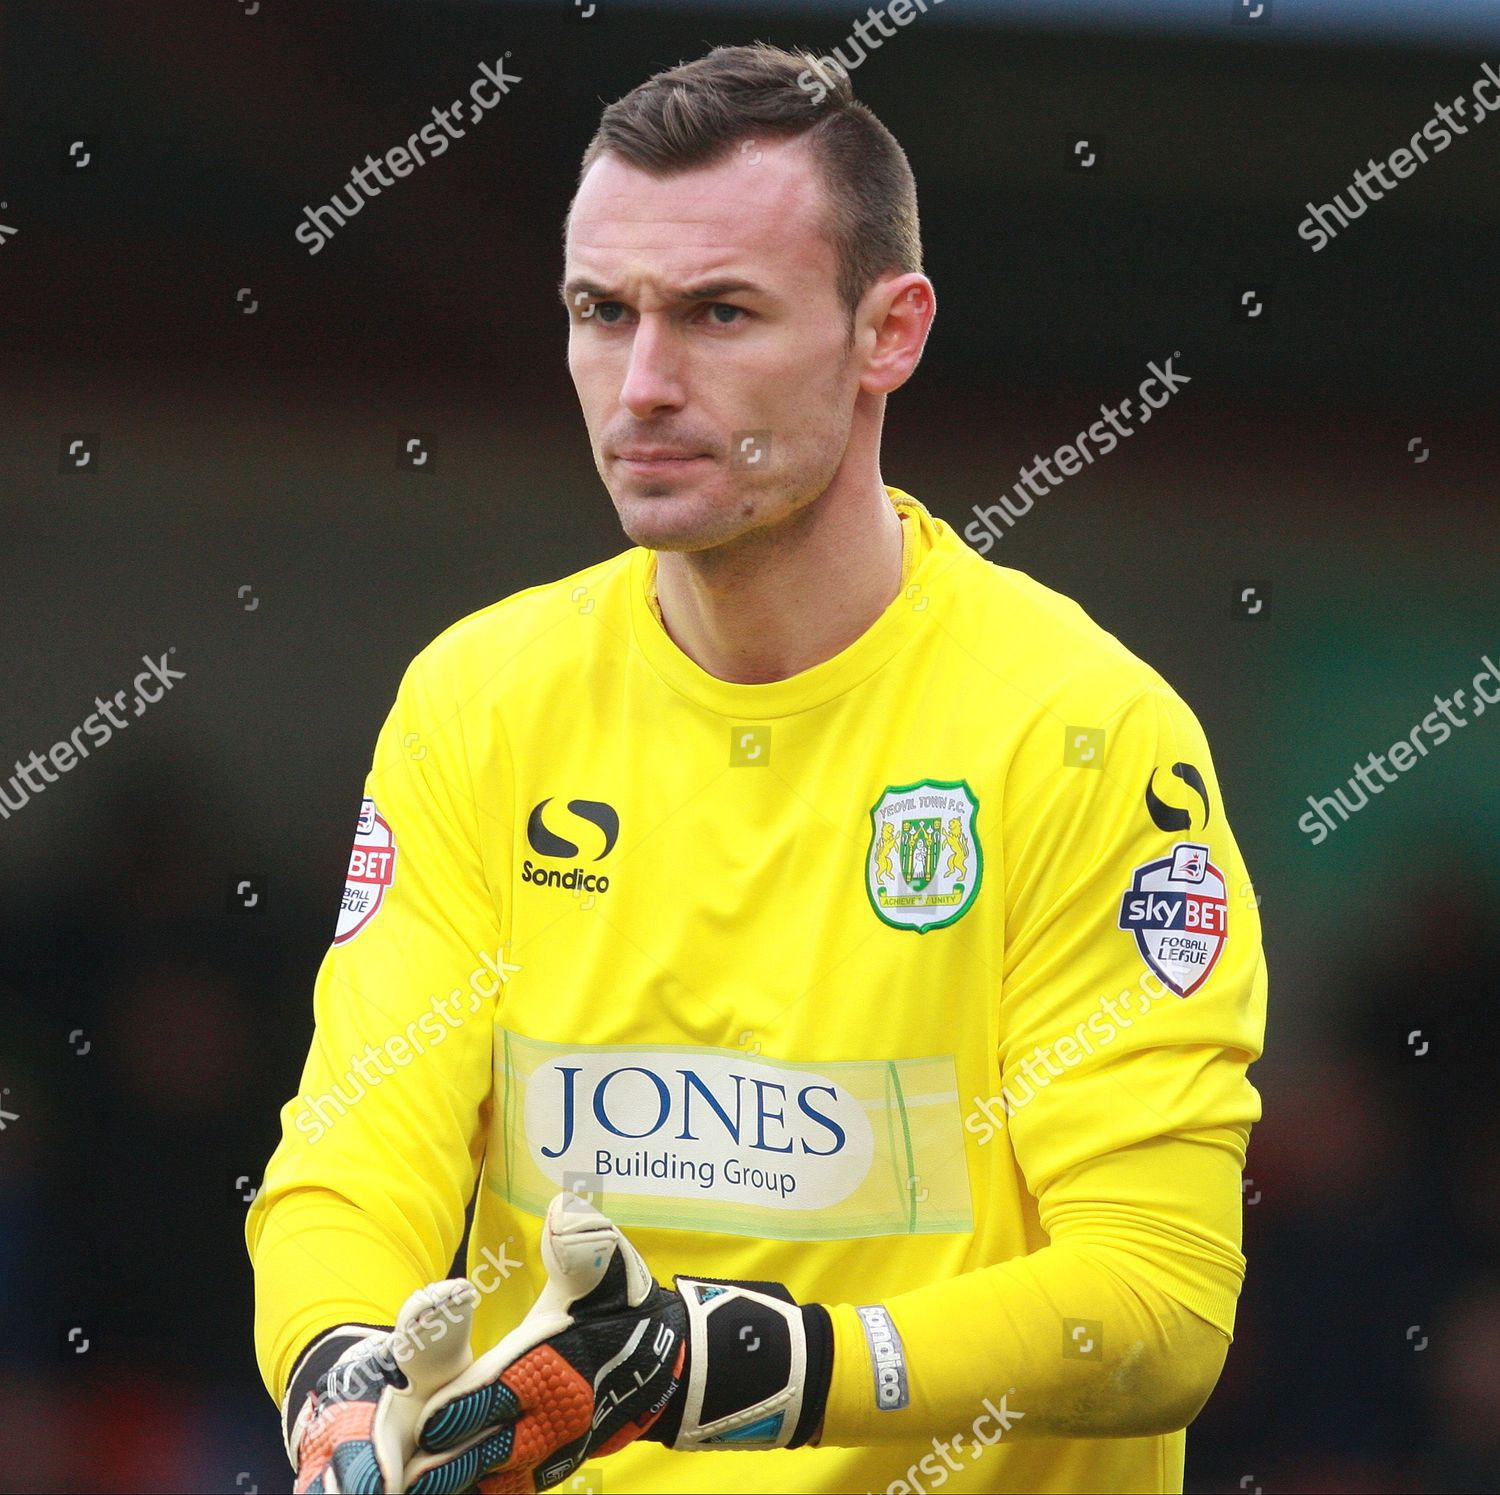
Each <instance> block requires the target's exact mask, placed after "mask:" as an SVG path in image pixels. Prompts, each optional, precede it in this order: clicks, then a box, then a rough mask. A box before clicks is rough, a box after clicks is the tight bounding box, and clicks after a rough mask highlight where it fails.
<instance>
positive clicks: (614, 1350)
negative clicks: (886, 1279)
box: [405, 1194, 833, 1495]
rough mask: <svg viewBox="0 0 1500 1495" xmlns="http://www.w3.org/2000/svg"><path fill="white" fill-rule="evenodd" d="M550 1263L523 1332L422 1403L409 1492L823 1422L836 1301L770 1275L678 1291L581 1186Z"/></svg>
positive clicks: (559, 1472)
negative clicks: (649, 1443) (801, 1297)
mask: <svg viewBox="0 0 1500 1495" xmlns="http://www.w3.org/2000/svg"><path fill="white" fill-rule="evenodd" d="M542 1262H543V1265H544V1266H545V1267H546V1271H547V1285H546V1286H545V1287H544V1288H543V1290H542V1292H541V1295H540V1296H539V1297H538V1298H537V1300H536V1302H535V1303H534V1304H533V1305H532V1307H531V1309H530V1311H529V1312H528V1313H527V1315H526V1317H525V1318H524V1319H523V1320H522V1321H521V1323H520V1325H519V1326H518V1327H517V1328H516V1329H514V1330H512V1331H511V1333H509V1334H507V1335H506V1336H505V1338H504V1339H502V1340H501V1341H500V1343H499V1344H497V1345H496V1346H495V1347H494V1349H492V1350H490V1351H489V1352H488V1353H486V1354H485V1355H483V1356H481V1357H480V1358H479V1359H478V1360H476V1361H474V1363H473V1364H472V1365H470V1366H469V1367H468V1368H467V1369H466V1370H464V1371H463V1372H462V1373H461V1374H460V1375H458V1376H457V1378H456V1379H455V1380H454V1381H453V1382H452V1383H451V1384H449V1385H447V1386H444V1387H443V1388H442V1390H441V1391H439V1392H438V1393H437V1394H436V1395H435V1396H433V1397H432V1398H431V1399H430V1400H429V1402H428V1403H427V1405H426V1406H425V1407H424V1408H423V1413H422V1425H421V1430H420V1432H419V1434H418V1438H417V1445H418V1449H419V1450H420V1451H419V1452H418V1454H417V1456H416V1457H415V1458H414V1459H413V1460H412V1461H411V1462H410V1463H409V1464H408V1465H407V1467H406V1471H405V1475H406V1480H407V1485H406V1488H407V1489H408V1490H409V1491H411V1492H412V1495H452V1492H457V1491H461V1490H466V1489H468V1488H470V1487H472V1486H473V1485H474V1484H475V1483H476V1482H480V1484H479V1487H480V1488H481V1489H483V1490H485V1491H489V1492H502V1491H527V1492H529V1491H533V1490H546V1489H550V1488H551V1487H552V1486H553V1485H555V1484H557V1483H559V1482H560V1481H562V1480H564V1479H566V1478H567V1477H568V1476H569V1475H570V1474H572V1473H573V1471H574V1470H575V1469H577V1468H578V1466H579V1465H580V1464H582V1463H584V1462H585V1461H586V1460H587V1459H591V1458H598V1457H600V1456H602V1455H604V1454H609V1453H614V1452H615V1451H616V1450H618V1449H620V1448H623V1447H624V1446H625V1445H626V1444H628V1443H630V1442H632V1441H634V1440H635V1439H636V1438H640V1437H645V1438H648V1439H652V1440H654V1441H657V1442H661V1443H664V1444H666V1445H667V1446H668V1447H670V1448H676V1449H699V1448H782V1447H796V1446H798V1445H799V1444H801V1443H805V1442H807V1441H808V1440H809V1439H810V1438H811V1437H812V1436H813V1434H814V1433H815V1432H816V1431H817V1429H818V1426H819V1424H820V1423H821V1421H822V1413H823V1407H824V1405H825V1403H826V1401H827V1396H828V1383H829V1378H830V1373H831V1370H832V1362H833V1337H832V1329H831V1325H830V1322H829V1319H828V1314H827V1311H826V1310H825V1309H823V1308H821V1307H816V1306H811V1307H806V1308H799V1307H798V1306H797V1305H796V1304H795V1303H793V1302H792V1300H791V1298H790V1296H789V1295H788V1294H787V1293H786V1290H785V1289H784V1288H781V1287H780V1286H779V1285H778V1284H774V1283H736V1282H710V1281H705V1280H703V1279H698V1278H686V1277H680V1278H678V1279H677V1291H676V1292H668V1291H667V1290H666V1289H665V1288H663V1287H661V1286H660V1285H659V1284H658V1283H657V1282H656V1281H655V1280H654V1279H653V1278H652V1276H651V1273H650V1271H649V1270H648V1269H647V1267H646V1264H645V1262H644V1261H643V1260H642V1259H641V1255H640V1253H639V1252H638V1251H637V1250H636V1249H635V1247H634V1246H632V1245H631V1244H630V1242H629V1241H627V1240H626V1239H625V1237H624V1236H623V1235H622V1234H621V1232H620V1231H619V1229H618V1228H617V1227H616V1226H614V1225H613V1224H611V1223H610V1221H609V1220H607V1219H606V1218H605V1217H604V1216H603V1215H601V1214H599V1213H598V1212H597V1211H595V1210H593V1209H591V1208H589V1207H588V1206H586V1205H584V1204H583V1203H582V1202H581V1201H580V1200H578V1198H577V1197H576V1196H574V1195H572V1194H559V1195H558V1196H557V1197H556V1198H555V1199H554V1200H553V1201H552V1204H551V1206H550V1208H549V1209H548V1211H547V1218H546V1221H545V1223H544V1225H543V1227H542ZM487 1475H488V1476H489V1477H488V1478H487V1477H486V1476H487Z"/></svg>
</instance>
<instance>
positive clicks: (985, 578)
mask: <svg viewBox="0 0 1500 1495" xmlns="http://www.w3.org/2000/svg"><path fill="white" fill-rule="evenodd" d="M949 538H950V543H951V544H952V546H953V548H952V550H951V551H950V552H949V553H950V554H951V555H952V557H953V558H952V563H951V566H950V567H949V569H948V573H947V574H948V579H949V581H950V583H951V585H952V587H953V592H954V612H953V615H952V620H953V625H954V629H955V634H956V637H955V640H954V642H955V643H956V645H957V646H958V647H960V648H962V649H964V650H965V651H966V652H968V653H969V654H970V655H971V656H972V657H973V658H974V660H975V662H976V665H977V666H979V667H982V668H983V670H984V671H986V672H988V673H990V674H992V675H993V676H994V677H995V679H996V681H997V684H999V685H1000V686H1002V687H1003V688H1004V689H1005V690H1006V691H1007V692H1008V694H1009V696H1010V704H1011V707H1012V709H1016V708H1022V709H1027V710H1029V711H1031V712H1034V713H1035V714H1037V715H1041V716H1048V717H1051V716H1058V715H1061V716H1062V717H1063V718H1064V719H1065V720H1066V721H1068V722H1076V723H1080V724H1085V725H1088V724H1097V725H1103V724H1105V723H1106V722H1107V721H1108V720H1109V719H1110V718H1111V717H1114V716H1117V715H1119V714H1120V713H1121V712H1122V711H1124V710H1125V709H1126V708H1128V707H1129V706H1131V705H1132V704H1134V703H1135V702H1137V701H1139V700H1140V699H1141V698H1142V697H1143V696H1147V695H1155V696H1158V697H1165V698H1169V699H1171V700H1174V701H1175V700H1176V699H1177V697H1176V693H1175V692H1174V691H1173V690H1172V687H1171V686H1169V685H1168V684H1167V682H1166V681H1165V680H1164V679H1163V678H1162V676H1161V675H1160V674H1159V673H1158V671H1157V670H1156V669H1154V668H1153V667H1152V666H1151V665H1149V664H1148V663H1147V662H1146V661H1145V660H1143V659H1142V658H1140V656H1139V655H1137V654H1135V653H1133V652H1132V651H1131V650H1130V649H1128V648H1127V647H1126V646H1125V645H1124V644H1123V643H1122V642H1121V641H1120V640H1119V639H1118V638H1117V637H1116V636H1115V635H1114V634H1113V633H1111V632H1109V630H1108V629H1106V628H1104V627H1103V626H1102V625H1101V624H1099V623H1098V622H1096V621H1095V620H1094V619H1093V618H1092V617H1090V616H1089V614H1088V613H1087V612H1086V611H1085V610H1084V609H1083V607H1082V606H1080V605H1079V603H1077V602H1076V601H1074V600H1073V599H1072V598H1071V597H1067V596H1065V595H1064V594H1063V593H1061V592H1058V591H1054V590H1053V589H1052V588H1051V587H1047V586H1044V585H1043V584H1042V583H1041V582H1039V581H1037V580H1036V579H1035V578H1034V577H1031V576H1029V575H1027V574H1026V573H1025V572H1024V571H1018V570H1016V569H1014V568H1013V567H1010V566H998V565H996V564H994V563H993V562H992V561H987V560H985V559H984V558H983V557H982V556H981V555H980V554H979V553H978V552H977V551H975V550H973V549H972V548H970V547H969V546H968V545H966V544H964V543H963V542H962V541H957V539H956V536H951V535H950V537H949Z"/></svg>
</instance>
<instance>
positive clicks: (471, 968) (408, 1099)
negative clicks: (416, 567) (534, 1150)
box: [246, 640, 508, 1398]
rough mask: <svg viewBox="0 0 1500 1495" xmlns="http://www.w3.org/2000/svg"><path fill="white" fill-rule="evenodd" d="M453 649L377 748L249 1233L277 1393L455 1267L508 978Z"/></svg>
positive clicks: (402, 706)
mask: <svg viewBox="0 0 1500 1495" xmlns="http://www.w3.org/2000/svg"><path fill="white" fill-rule="evenodd" d="M468 774H469V768H468V763H467V759H466V754H465V750H464V743H463V740H462V732H461V727H460V719H459V714H458V703H457V692H456V690H455V687H454V684H453V681H452V680H451V679H450V678H449V676H448V673H447V671H446V668H445V655H444V653H443V647H442V640H439V641H438V642H437V643H436V644H434V645H432V646H431V647H430V648H429V649H428V650H426V651H424V653H423V654H422V655H420V656H418V658H417V659H416V660H415V661H414V662H413V664H412V666H411V668H410V669H409V670H408V672H407V674H406V677H405V678H404V680H403V681H402V685H401V689H400V691H399V693H398V695H397V699H396V702H395V705H394V706H393V708H392V710H391V712H390V715H389V717H388V718H387V720H386V722H385V725H384V727H383V728H382V730H381V733H380V737H379V741H378V744H377V747H376V751H375V755H374V762H373V766H372V768H371V771H370V774H369V776H368V779H367V781H366V785H365V795H364V800H363V803H362V806H361V810H360V818H359V823H358V829H357V834H356V839H355V844H354V851H353V854H352V856H351V859H350V869H349V878H348V882H347V884H346V887H345V890H344V895H343V900H342V903H341V908H340V914H339V922H338V928H337V932H336V936H335V940H334V943H333V944H332V946H331V947H330V949H329V950H328V953H327V955H326V956H325V958H324V960H323V963H322V966H321V968H320V970H319V972H318V976H317V981H316V986H315V992H314V1014H315V1020H316V1028H315V1032H314V1034H313V1039H312V1045H311V1049H310V1051H309V1054H308V1057H307V1063H306V1066H305V1068H304V1071H303V1074H302V1080H301V1086H300V1090H299V1093H298V1095H297V1096H296V1097H295V1098H294V1099H293V1100H291V1101H289V1102H288V1103H287V1105H286V1106H285V1107H284V1108H283V1110H282V1113H281V1119H282V1138H281V1142H280V1145H279V1146H278V1147H277V1149H276V1151H275V1154H274V1155H273V1157H272V1158H271V1160H270V1162H269V1164H268V1165H267V1168H266V1174H265V1182H264V1186H263V1188H262V1191H261V1193H260V1195H259V1197H258V1198H257V1199H256V1201H255V1204H254V1205H253V1207H252V1209H251V1211H250V1215H249V1219H248V1223H247V1227H246V1239H247V1243H248V1245H249V1249H250V1255H251V1258H252V1260H253V1262H254V1266H255V1283H256V1335H255V1339H256V1353H257V1358H258V1361H259V1364H260V1368H261V1374H262V1376H263V1377H264V1379H265V1382H266V1386H267V1388H268V1389H269V1390H270V1392H271V1394H272V1396H273V1397H276V1398H279V1397H280V1396H281V1394H282V1391H283V1389H284V1388H285V1385H286V1381H287V1378H288V1376H289V1374H290V1371H291V1369H292V1366H293V1363H294V1362H295V1360H296V1358H297V1356H298V1355H299V1353H300V1352H301V1350H302V1349H303V1347H304V1346H306V1345H307V1344H308V1343H309V1341H311V1340H312V1339H313V1338H314V1337H315V1336H317V1335H318V1334H320V1333H322V1332H323V1331H325V1330H327V1329H328V1328H330V1327H332V1326H334V1325H338V1324H343V1323H367V1324H368V1323H373V1324H389V1323H391V1322H392V1321H393V1320H394V1317H395V1314H396V1311H397V1309H398V1308H399V1307H400V1304H401V1303H402V1301H403V1300H404V1299H405V1297H406V1296H407V1295H408V1294H409V1293H410V1292H411V1291H412V1290H413V1289H415V1288H417V1287H419V1286H421V1285H422V1284H424V1283H426V1282H430V1281H432V1280H434V1279H437V1278H440V1277H442V1276H444V1275H445V1274H446V1272H447V1270H448V1267H449V1264H450V1262H451V1261H452V1258H453V1253H454V1251H455V1250H456V1249H457V1246H458V1242H459V1239H460V1236H461V1233H462V1229H463V1220H464V1210H465V1207H466V1205H467V1203H468V1200H469V1197H470V1195H471V1194H472V1192H473V1189H474V1182H475V1179H476V1177H477V1173H478V1168H479V1164H480V1160H481V1158H482V1155H483V1148H484V1136H485V1127H486V1124H487V1119H488V1112H489V1107H490V1105H491V1098H490V1097H491V1079H492V1056H493V1038H492V1033H493V1022H494V1012H495V1003H496V1000H497V994H498V993H499V992H500V991H501V990H502V989H503V985H504V981H505V979H506V977H507V974H508V972H507V970H506V964H507V963H506V961H505V951H504V949H503V946H502V935H501V930H500V925H499V918H498V913H497V909H496V905H495V900H494V898H493V897H492V895H491V891H490V888H489V885H488V881H487V878H486V876H485V869H484V866H483V859H482V856H481V853H480V850H479V826H478V825H477V823H476V810H475V804H474V797H473V794H472V791H471V787H470V784H469V778H468Z"/></svg>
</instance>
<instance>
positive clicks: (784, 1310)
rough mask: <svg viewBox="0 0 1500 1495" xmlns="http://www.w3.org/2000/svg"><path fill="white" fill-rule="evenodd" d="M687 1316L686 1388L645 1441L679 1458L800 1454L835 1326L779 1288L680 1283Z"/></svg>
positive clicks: (698, 1280) (819, 1403) (821, 1389)
mask: <svg viewBox="0 0 1500 1495" xmlns="http://www.w3.org/2000/svg"><path fill="white" fill-rule="evenodd" d="M676 1286H677V1291H678V1292H679V1293H680V1294H681V1296H682V1299H683V1301H684V1302H685V1303H686V1304H687V1310H688V1357H687V1365H686V1367H685V1368H684V1371H683V1384H682V1386H681V1387H680V1388H679V1389H678V1391H677V1394H676V1395H675V1396H674V1397H673V1398H672V1400H671V1402H669V1403H668V1405H667V1408H666V1410H665V1411H664V1412H663V1414H662V1417H661V1419H660V1421H659V1422H658V1423H657V1424H656V1426H655V1427H654V1428H652V1430H651V1431H650V1433H648V1434H647V1435H646V1436H648V1437H650V1438H653V1439H655V1440H656V1441H658V1442H661V1443H665V1444H666V1445H667V1447H668V1448H674V1449H679V1450H683V1451H688V1450H695V1449H706V1448H715V1449H732V1448H797V1447H800V1446H801V1445H802V1444H804V1443H806V1442H807V1441H808V1440H809V1439H810V1438H811V1437H813V1436H814V1435H815V1434H816V1433H817V1431H818V1428H819V1427H820V1426H821V1424H822V1421H823V1411H824V1408H825V1407H826V1405H827V1402H828V1386H829V1382H830V1380H831V1379H832V1372H833V1328H832V1323H831V1321H830V1319H829V1316H828V1311H827V1309H825V1308H823V1307H822V1306H821V1305H820V1304H815V1303H814V1304H807V1305H799V1304H798V1303H797V1302H796V1301H795V1299H793V1297H792V1295H791V1294H790V1293H789V1292H788V1291H787V1290H786V1288H785V1287H783V1286H782V1285H781V1284H780V1283H779V1282H733V1281H719V1280H714V1279H710V1278H703V1277H678V1278H677V1279H676Z"/></svg>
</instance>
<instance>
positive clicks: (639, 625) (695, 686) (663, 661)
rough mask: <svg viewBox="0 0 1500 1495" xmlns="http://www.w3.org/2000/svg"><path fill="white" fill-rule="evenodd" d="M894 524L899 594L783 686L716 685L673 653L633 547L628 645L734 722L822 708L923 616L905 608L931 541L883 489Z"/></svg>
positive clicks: (644, 554) (919, 514) (647, 572)
mask: <svg viewBox="0 0 1500 1495" xmlns="http://www.w3.org/2000/svg"><path fill="white" fill-rule="evenodd" d="M885 491H886V493H887V495H889V497H890V500H891V503H892V504H893V505H894V506H895V509H896V512H897V514H898V515H899V516H900V518H901V542H902V563H901V587H900V589H899V590H898V592H897V593H896V596H895V597H894V598H893V599H892V600H891V602H890V604H889V605H888V606H887V607H886V609H885V611H884V612H882V613H881V614H880V616H879V617H878V618H876V619H875V621H874V622H873V623H872V624H871V625H870V626H869V627H868V628H867V629H865V631H864V632H863V633H862V634H860V636H859V637H858V638H857V639H855V640H854V641H853V643H851V644H849V645H848V646H847V647H846V648H844V649H841V650H840V651H839V652H838V653H837V654H835V655H833V657H832V658H830V659H825V660H823V661H822V662H821V663H820V664H815V665H813V666H811V667H810V668H808V669H805V670H802V671H801V672H800V673H798V674H796V675H792V676H789V677H788V678H787V679H785V680H769V681H766V682H764V683H762V684H743V683H740V682H738V681H733V680H721V679H719V677H718V676H717V675H712V674H710V673H709V672H708V671H707V670H705V669H704V668H703V667H702V665H700V664H699V663H698V662H697V661H696V660H694V659H692V658H691V657H690V656H689V655H687V654H685V653H684V652H683V651H682V649H681V648H679V647H678V645H677V644H676V642H675V641H674V640H673V638H672V636H671V635H670V634H669V633H668V632H667V630H666V627H665V625H664V624H663V623H662V621H661V618H660V616H659V615H658V611H657V608H656V606H654V604H655V602H656V552H655V551H654V550H648V549H645V548H644V547H638V548H637V549H636V550H635V551H633V552H632V554H631V558H630V611H631V624H632V628H633V630H634V633H635V640H636V643H637V645H638V646H639V648H640V650H641V652H642V653H643V654H644V655H645V656H646V659H647V661H648V662H649V663H650V665H651V666H652V668H653V669H654V670H655V671H656V672H657V674H658V675H660V676H661V678H662V679H663V680H664V681H665V682H666V683H667V685H669V686H670V687H671V688H672V689H673V690H675V691H677V693H678V694H679V695H682V696H685V697H687V698H688V699H689V700H691V701H693V702H695V703H696V704H698V705H700V706H703V707H706V708H707V709H708V710H710V711H715V712H718V713H719V714H720V715H722V716H726V717H730V718H733V719H734V720H737V721H757V722H763V721H769V720H771V719H773V718H775V717H781V716H791V715H793V714H795V713H796V712H799V711H806V710H809V709H811V708H812V707H814V706H820V705H823V704H824V703H825V702H827V701H831V700H832V699H833V698H834V697H835V696H839V695H842V694H843V693H844V692H845V691H847V690H851V689H853V688H854V687H855V686H856V685H858V684H859V683H860V682H861V681H863V680H865V679H868V678H869V676H870V675H872V674H874V672H875V671H876V670H878V669H879V668H880V667H881V666H882V665H883V664H884V663H885V662H886V661H887V660H888V659H890V657H891V656H892V655H893V654H894V653H895V652H896V650H897V649H899V648H900V647H901V645H902V644H903V643H905V642H906V640H907V639H908V638H910V637H911V632H912V627H913V625H914V623H916V622H917V621H918V620H920V619H922V618H923V617H924V615H925V616H929V617H930V614H927V613H926V609H922V610H920V611H919V610H917V609H916V608H914V607H912V606H911V605H910V603H909V602H908V601H907V598H908V597H909V595H910V594H911V588H912V586H913V585H914V584H915V585H918V586H920V584H921V579H922V577H923V574H924V573H925V572H926V571H927V570H928V569H929V567H930V563H931V560H932V556H933V552H934V549H935V546H936V543H937V539H938V534H937V529H936V523H935V521H934V520H933V518H932V515H931V514H929V513H928V512H927V510H926V508H925V507H924V506H923V505H922V504H921V503H919V502H918V501H917V500H916V499H914V498H913V497H912V496H911V495H910V494H908V493H903V492H902V491H901V489H899V488H892V487H890V486H889V485H887V486H886V490H885Z"/></svg>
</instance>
